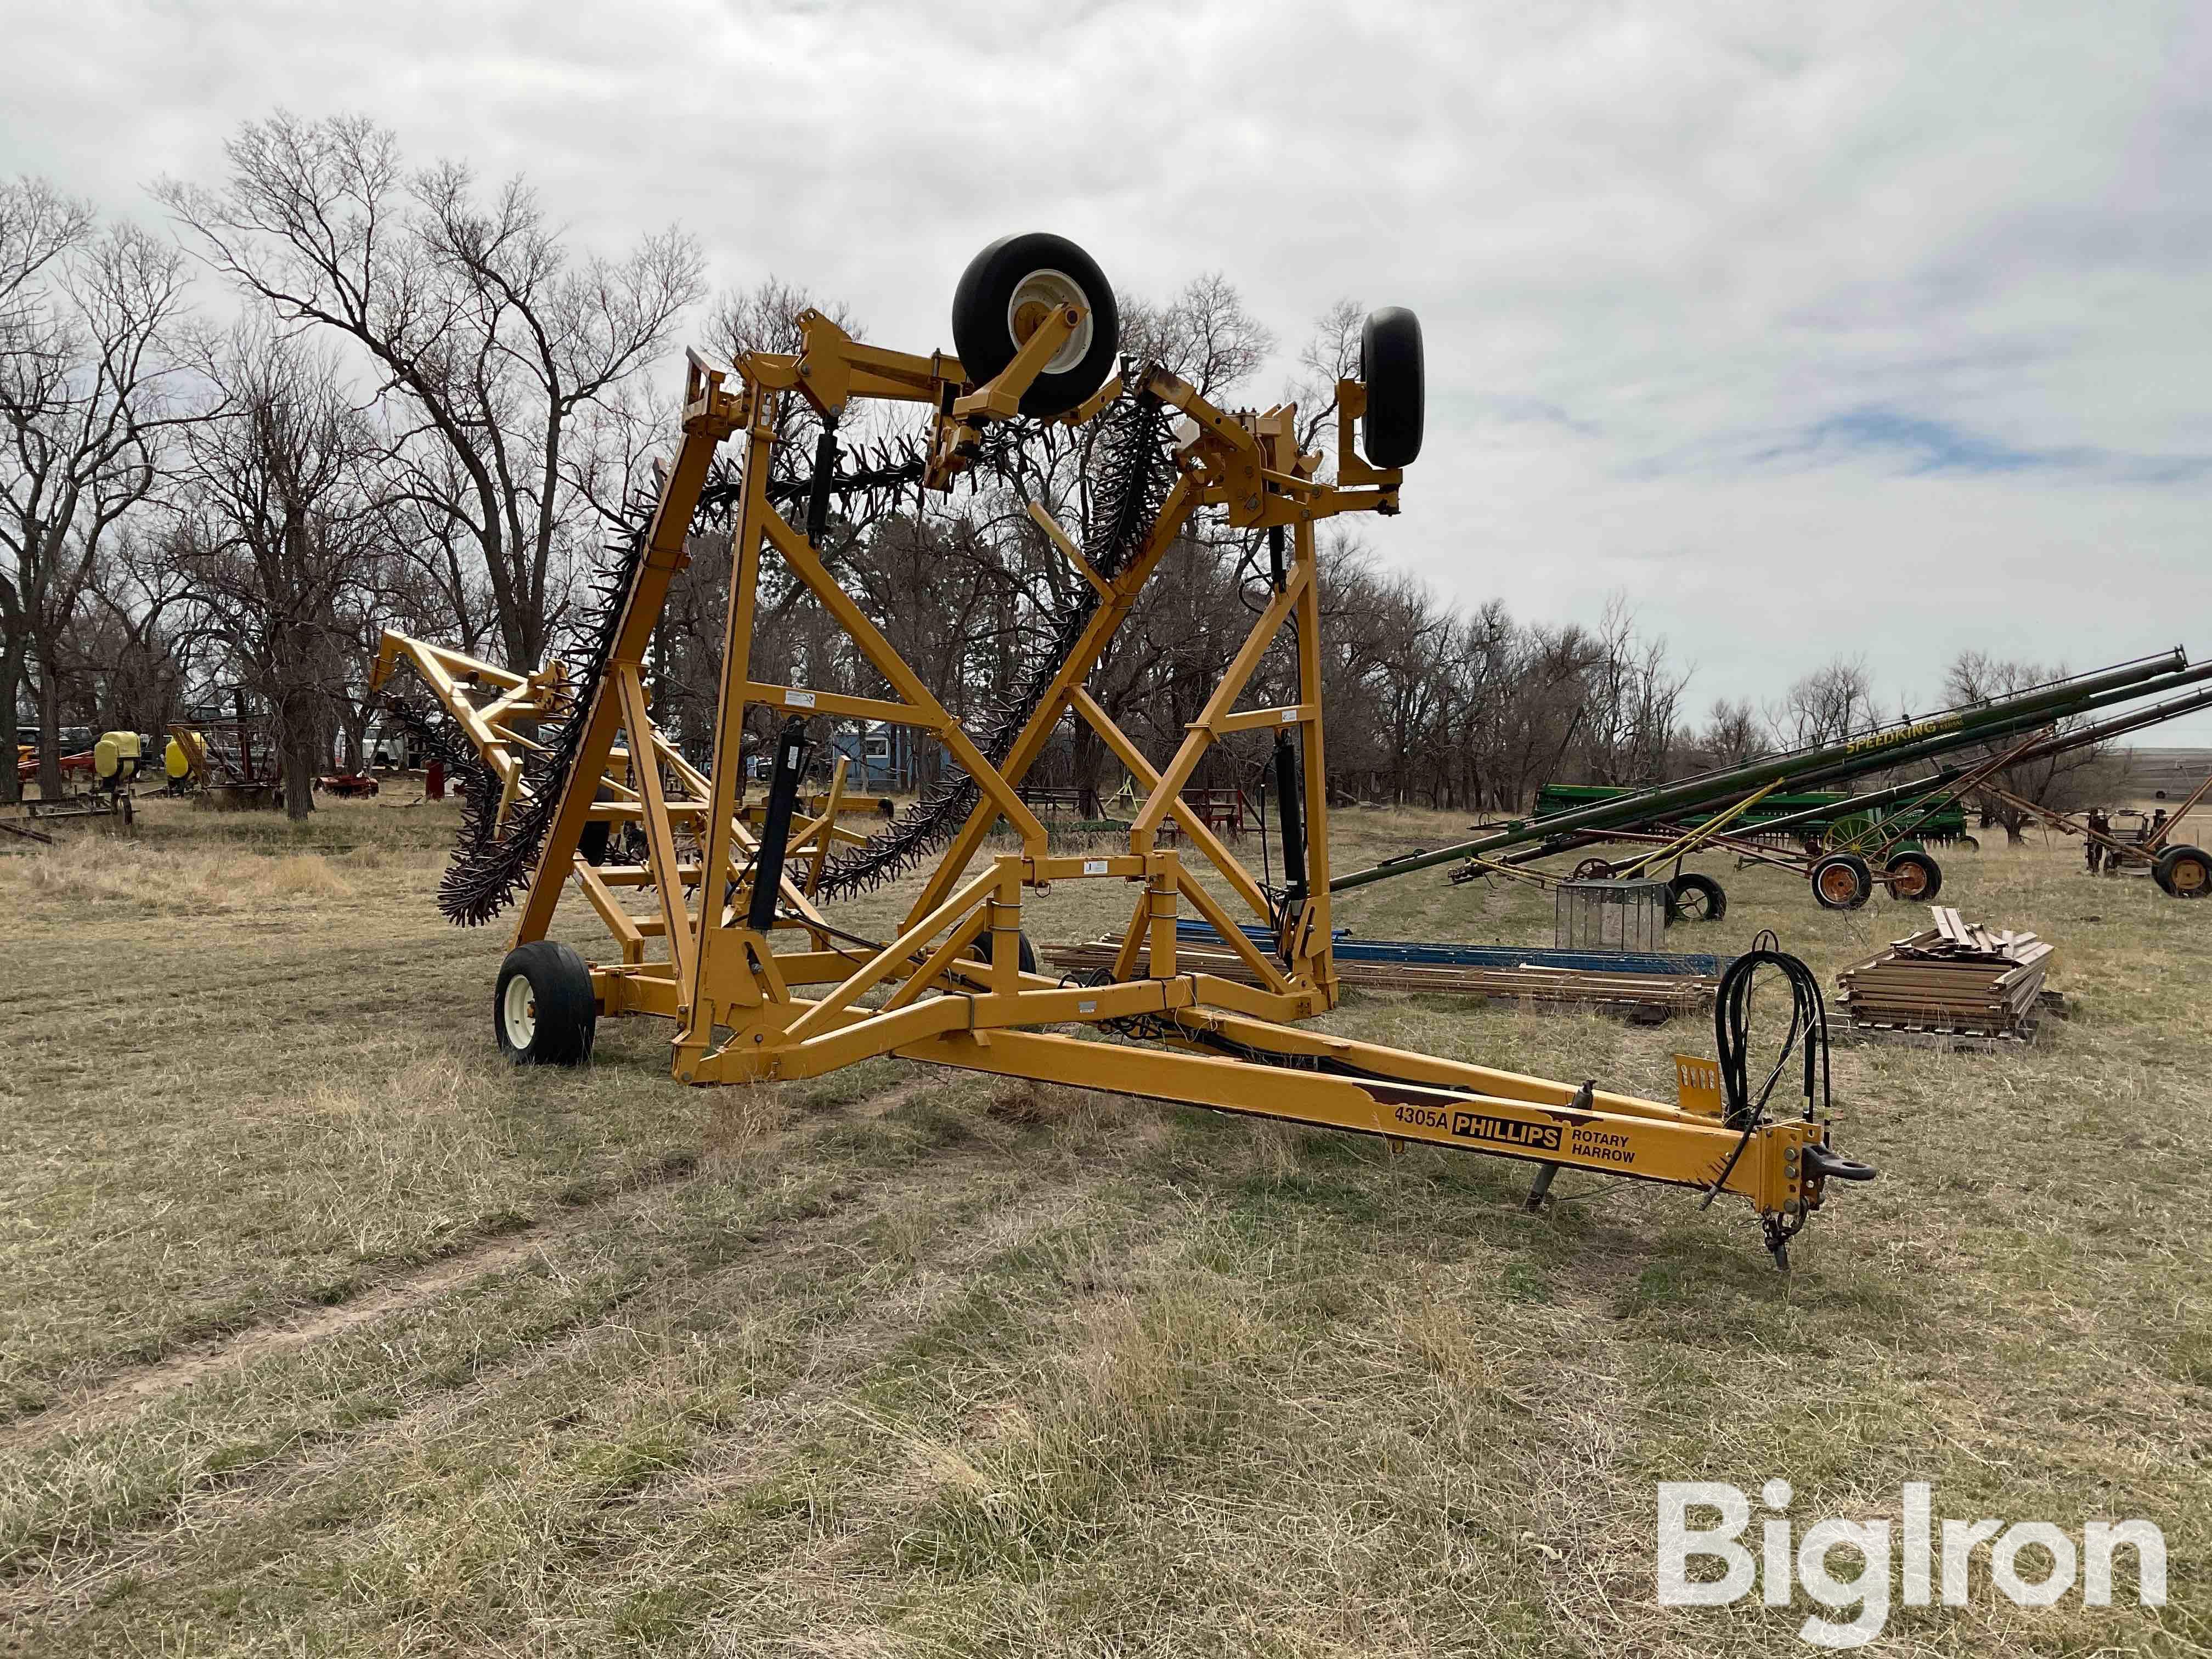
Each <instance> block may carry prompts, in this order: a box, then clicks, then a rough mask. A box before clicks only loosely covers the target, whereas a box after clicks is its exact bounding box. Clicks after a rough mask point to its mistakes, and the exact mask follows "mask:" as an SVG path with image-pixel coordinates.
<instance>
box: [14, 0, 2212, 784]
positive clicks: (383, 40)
mask: <svg viewBox="0 0 2212 1659" xmlns="http://www.w3.org/2000/svg"><path fill="white" fill-rule="evenodd" d="M18 10H19V12H20V11H23V10H28V8H18ZM2203 17H2204V14H2203V13H2202V12H2201V11H2192V10H2191V9H2187V8H2185V7H2179V6H2151V5H2146V6H2136V7H2080V6H2075V5H2061V4H2044V5H2021V6H2015V7H2007V8H2001V9H1952V8H1931V7H1925V6H1904V5H1898V6H1887V7H1850V8H1810V7H1774V6H1767V5H1744V6H1726V5H1692V4H1679V5H1673V6H1666V7H1662V6H1657V5H1653V4H1634V3H1603V4H1600V3H1588V4H1582V5H1565V4H1563V5H1555V6H1538V7H1506V6H1484V7H1470V6H1464V5H1458V6H1453V5H1421V4H1401V5H1395V6H1389V7H1383V6H1376V5H1350V4H1341V5H1319V4H1304V5H1300V4H1295V3H1289V4H1282V5H1277V6H1271V7H1265V8H1261V7H1248V6H1230V5H1213V6H1206V5H1200V4H1188V3H1186V4H1179V5H1164V4H1145V3H1132V4H1122V5H1090V6H1085V5H1080V4H1077V5H1067V4H1060V5H1054V6H1048V7H1047V6H1023V5H1015V4H993V5H982V4H941V5H933V6H915V5H897V4H880V5H831V4H816V5H806V4H786V5H768V4H754V3H727V4H723V5H710V4H707V3H703V0H702V3H690V4H665V5H655V6H634V7H607V6H592V7H583V6H561V5H558V4H556V3H538V4H533V5H530V6H523V5H520V4H509V5H477V6H472V7H452V6H433V5H426V4H420V3H398V4H388V5H386V6H382V7H379V8H374V9H361V8H352V7H346V8H339V7H335V6H333V7H328V8H310V7H305V6H300V5H292V4H287V5H277V4H275V3H270V0H258V3H252V0H243V3H235V4H224V5H213V4H206V5H203V4H198V3H184V4H160V5H157V4H142V5H125V4H118V3H77V4H73V5H70V6H67V7H58V6H49V7H41V8H38V9H36V12H35V15H29V16H17V17H15V18H11V20H10V23H9V51H8V52H7V53H6V54H5V55H4V59H0V100H4V107H5V108H6V109H7V110H8V112H9V118H8V121H7V125H6V128H5V131H4V132H0V167H7V168H11V169H12V168H27V169H30V170H33V171H37V172H40V173H46V174H47V175H49V176H51V177H52V178H53V179H56V180H57V181H58V182H59V183H61V184H63V185H66V186H68V187H70V188H71V189H74V190H76V191H82V192H84V193H87V194H90V195H93V196H94V197H98V198H100V199H101V200H102V201H103V202H105V203H106V204H109V205H111V206H116V207H130V208H131V209H133V210H139V211H150V210H149V209H147V208H146V207H145V205H144V204H143V195H142V193H141V186H142V185H143V184H144V183H145V182H146V181H148V180H149V179H151V178H153V177H154V176H155V175H156V174H159V173H165V172H170V173H182V174H185V175H190V176H197V177H202V178H212V177H213V176H215V175H216V173H217V171H218V170H219V168H220V167H221V144H222V139H223V137H225V135H226V134H228V132H230V131H233V130H234V128H235V127H236V125H237V124H238V123H239V122H240V120H243V119H245V118H249V117H254V116H260V115H264V114H266V113H267V112H269V111H270V110H271V109H272V108H274V107H275V106H278V105H280V104H281V105H283V106H289V107H290V108H293V109H295V110H298V111H300V112H302V113H307V114H320V113H325V112H332V111H338V110H355V111H363V112H368V113H371V114H374V115H375V116H377V117H379V118H382V119H384V120H386V121H387V122H389V123H390V124H392V125H393V126H395V127H397V128H398V130H399V131H400V132H401V134H402V136H403V137H404V139H405V141H406V142H407V143H408V145H409V147H410V149H411V150H412V151H413V152H414V153H416V155H421V156H423V157H426V158H427V157H428V156H430V155H435V154H448V155H461V156H465V157H467V158H470V159H471V160H472V161H475V162H476V163H477V166H478V167H480V169H481V170H482V171H483V172H484V173H487V174H490V175H500V174H504V173H509V172H513V171H517V170H521V171H526V172H527V173H529V174H530V175H531V177H532V179H534V180H535V181H536V182H537V183H538V185H539V186H540V188H541V190H542V191H543V192H544V196H545V197H546V199H547V200H548V202H549V203H550V204H552V206H553V207H554V209H555V210H556V212H557V213H558V214H559V215H560V216H562V218H563V219H564V220H565V221H566V222H568V223H569V224H570V225H572V226H573V227H574V229H575V232H576V234H578V236H579V237H580V238H582V239H584V240H587V241H591V242H595V243H599V244H601V245H605V246H614V245H617V244H619V243H621V242H623V241H625V240H628V239H629V238H630V237H632V236H634V235H635V234H637V233H638V232H639V231H641V230H643V229H646V228H653V227H658V226H659V225H663V224H665V223H667V222H670V221H671V220H681V221H682V222H684V224H685V225H687V226H688V227H690V228H691V229H693V230H694V231H696V233H697V234H699V235H700V236H701V237H702V240H704V241H705V242H706V244H707V246H708V250H709V254H710V258H711V259H712V262H713V266H714V275H715V276H716V278H717V280H719V281H720V282H724V283H745V282H750V281H752V280H754V279H756V278H757V277H759V276H763V275H764V274H767V273H768V272H769V271H774V272H776V273H777V274H780V275H781V276H785V277H787V278H790V279H792V280H795V281H799V282H804V283H806V284H808V285H809V286H810V287H811V288H813V289H815V290H816V291H817V292H819V293H823V294H828V295H842V296H843V297H845V298H847V299H848V301H850V302H851V304H852V305H853V306H854V308H855V309H856V311H857V313H859V314H860V316H861V317H862V318H864V319H866V322H867V323H868V325H869V326H870V329H871V331H872V333H873V334H874V335H875V336H876V337H878V338H881V339H884V340H886V341H894V342H897V343H908V344H912V345H915V346H917V347H927V346H929V345H932V344H935V343H943V342H944V340H945V332H946V328H945V306H946V302H947V301H948V299H949V296H950V293H951V285H952V282H953V280H954V278H955V276H957V273H958V270H959V269H960V267H961V265H962V264H963V263H964V262H965V260H966V258H968V256H969V254H970V253H971V252H973V251H974V250H975V248H976V247H978V246H981V244H982V243H983V242H985V241H987V240H989V239H990V238H992V237H993V236H995V235H997V234H1001V233H1003V232H1004V231H1006V230H1007V229H1010V228H1024V227H1029V226H1039V227H1046V228H1054V229H1058V230H1060V231H1062V232H1063V233H1064V234H1069V235H1072V236H1074V237H1075V238H1077V239H1078V240H1080V241H1082V242H1084V243H1085V245H1086V246H1089V247H1090V248H1091V250H1092V252H1094V253H1096V254H1097V256H1098V257H1099V258H1100V260H1101V262H1102V263H1103V264H1104V265H1105V266H1106V268H1107V270H1109V273H1110V274H1112V275H1113V276H1115V278H1116V280H1117V281H1119V282H1121V283H1123V284H1125V285H1127V286H1128V287H1130V288H1133V289H1139V290H1147V291H1152V292H1164V291H1165V290H1167V289H1170V288H1171V287H1173V286H1176V285H1177V284H1179V283H1181V282H1182V280H1184V279H1185V278H1186V277H1187V276H1189V275H1191V274H1193V273H1194V272H1196V271H1199V270H1208V269H1218V270H1223V271H1225V272H1226V273H1228V274H1229V275H1230V276H1231V277H1232V278H1233V279H1234V280H1235V281H1237V283H1239V284H1240V285H1241V286H1243V289H1245V291H1246V292H1247V294H1248V295H1249V297H1250V298H1251V300H1252V301H1253V302H1254V305H1255V308H1256V309H1258V310H1259V311H1261V313H1262V314H1263V315H1266V316H1267V317H1268V318H1269V319H1271V320H1272V321H1273V322H1274V323H1275V325H1277V327H1278V329H1279V331H1280V332H1281V333H1282V334H1283V335H1284V336H1285V338H1286V339H1288V340H1293V341H1294V340H1295V338H1296V337H1297V333H1298V331H1299V330H1300V328H1301V326H1302V325H1303V321H1304V319H1306V318H1308V317H1310V316H1311V315H1313V314H1314V313H1317V312H1318V311H1319V310H1321V309H1322V307H1324V306H1325V305H1327V304H1328V302H1329V301H1332V300H1334V298H1336V297H1337V296H1339V295H1344V294H1352V295H1358V296H1359V297H1361V298H1363V299H1364V300H1366V301H1369V302H1370V303H1382V302H1385V301H1388V302H1395V303H1404V304H1409V305H1412V306H1413V307H1415V308H1416V309H1418V310H1419V311H1420V313H1422V316H1423V318H1424V320H1425V324H1426V325H1427V330H1428V336H1429V359H1430V375H1431V395H1432V409H1431V436H1430V441H1429V446H1428V448H1427V451H1426V453H1425V455H1424V457H1423V459H1422V461H1421V463H1420V464H1419V467H1418V469H1417V470H1416V471H1415V473H1414V475H1413V479H1412V481H1411V483H1409V486H1408V489H1407V512H1406V513H1405V515H1404V516H1403V517H1402V518H1401V519H1399V520H1395V521H1393V522H1391V523H1389V524H1377V525H1375V526H1367V527H1364V529H1365V532H1366V534H1367V536H1368V539H1369V540H1370V542H1371V543H1372V544H1373V545H1374V546H1375V547H1376V549H1377V550H1378V551H1379V552H1380V553H1381V554H1382V555H1383V556H1385V557H1386V558H1388V559H1390V560H1392V561H1395V562H1401V563H1402V564H1404V565H1406V566H1407V567H1408V568H1414V569H1417V570H1419V571H1420V572H1421V573H1422V574H1425V576H1427V577H1428V578H1429V579H1430V580H1432V581H1433V582H1434V583H1436V584H1437V586H1439V587H1441V588H1444V589H1447V590H1449V591H1450V592H1454V593H1456V594H1459V595H1461V596H1463V597H1467V598H1469V599H1479V598H1480V597H1483V596H1486V595H1487V594H1490V593H1492V592H1497V593H1502V594H1504V596H1505V597H1506V598H1507V599H1508V600H1509V601H1510V603H1511V604H1512V605H1514V606H1515V608H1516V610H1517V611H1522V612H1523V613H1524V614H1529V615H1534V616H1541V617H1551V618H1561V617H1570V616H1581V617H1590V616H1594V615H1595V612H1596V611H1597V609H1598V607H1599V605H1600V604H1601V601H1602V598H1603V595H1604V594H1605V593H1606V592H1607V591H1608V590H1610V589H1614V588H1619V589H1623V590H1626V592H1627V593H1628V594H1629V595H1630V596H1631V598H1632V600H1633V601H1634V602H1635V603H1636V605H1638V608H1639V610H1640V611H1641V613H1642V615H1643V617H1644V619H1645V621H1646V622H1647V623H1650V624H1651V625H1653V626H1655V627H1658V628H1662V629H1665V631H1666V632H1667V633H1668V635H1670V637H1671V638H1672V640H1673V641H1674V645H1675V646H1676V647H1677V649H1678V650H1679V651H1680V653H1682V654H1683V655H1684V656H1686V657H1687V658H1690V659H1694V660H1695V661H1696V662H1697V664H1698V665H1699V673H1698V679H1697V681H1696V683H1695V684H1694V686H1693V688H1692V690H1693V694H1694V695H1695V696H1696V697H1697V698H1698V699H1699V700H1700V701H1702V700H1704V699H1705V698H1710V697H1711V696H1717V695H1723V694H1726V695H1732V696H1735V695H1748V696H1753V697H1765V696H1772V695H1773V694H1774V693H1775V692H1776V691H1778V690H1779V689H1780V687H1781V686H1782V684H1784V683H1785V682H1786V681H1787V680H1788V679H1789V678H1791V677H1792V676H1794V675H1795V674H1796V673H1797V672H1800V671H1802V670H1803V669H1804V668H1805V667H1806V666H1807V665H1809V664H1811V663H1814V662H1816V661H1818V660H1820V659H1824V658H1826V657H1827V656H1830V655H1832V654H1836V653H1865V654H1866V655H1867V656H1868V658H1869V660H1870V662H1871V663H1872V665H1873V666H1874V667H1875V671H1876V672H1877V673H1878V674H1879V675H1880V677H1881V680H1882V682H1883V684H1885V686H1886V687H1887V688H1888V689H1889V690H1891V691H1892V692H1893V694H1905V695H1914V696H1924V695H1926V694H1928V693H1929V692H1931V691H1932V690H1933V689H1934V686H1935V684H1936V678H1937V677H1938V673H1939V671H1940V665H1941V663H1942V660H1943V659H1945V658H1947V657H1948V655H1950V654H1951V653H1953V652H1954V651H1956V650H1957V649H1959V648H1960V647H1962V646H1969V645H1971V646H1974V647H1980V648H1984V649H1998V650H2003V651H2006V652H2008V653H2018V654H2023V655H2029V656H2033V657H2036V658H2039V659H2065V660H2066V661H2068V662H2069V663H2070V664H2072V665H2075V666H2077V667H2080V666H2087V665H2093V664H2096V663H2101V662H2104V661H2108V660H2112V659H2117V658H2119V657H2124V656H2132V655H2135V654H2137V653H2141V652H2142V651H2146V650H2149V649H2151V648H2154V647H2159V646H2161V645H2165V644H2168V643H2171V642H2172V641H2173V640H2174V639H2175V638H2177V637H2179V638H2181V639H2183V640H2185V641H2189V642H2190V643H2191V644H2192V645H2194V646H2196V647H2199V649H2200V651H2212V629H2206V628H2205V627H2204V626H2203V619H2205V618H2207V617H2212V559H2208V558H2207V556H2206V551H2207V548H2206V542H2207V537H2206V530H2205V526H2206V523H2207V521H2208V514H2207V508H2208V507H2212V398H2208V396H2207V393H2206V391H2205V389H2204V388H2205V377H2204V374H2203V364H2204V363H2205V362H2206V361H2207V348H2208V347H2212V314H2208V308H2207V307H2206V305H2205V303H2204V301H2203V294H2204V292H2205V289H2206V283H2205V276H2206V270H2205V266H2206V262H2207V254H2208V252H2212V204H2208V202H2207V199H2206V197H2205V194H2204V192H2203V188H2202V181H2203V179H2204V178H2206V177H2207V176H2208V172H2212V169H2208V163H2212V109H2208V104H2207V98H2206V92H2205V88H2207V86H2208V85H2212V28H2208V27H2207V26H2206V24H2205V22H2204V21H2203ZM2192 635H2194V636H2195V637H2194V638H2193V639H2192V638H2191V636H2192ZM2166 740H2168V741H2176V742H2179V741H2185V740H2186V741H2197V742H2203V741H2207V740H2212V722H2199V723H2197V725H2196V726H2194V728H2193V729H2191V728H2181V727H2177V728H2174V730H2173V732H2172V736H2171V737H2170V738H2167V739H2166Z"/></svg>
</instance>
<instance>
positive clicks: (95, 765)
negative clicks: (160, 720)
mask: <svg viewBox="0 0 2212 1659" xmlns="http://www.w3.org/2000/svg"><path fill="white" fill-rule="evenodd" d="M140 749H141V745H140V744H139V741H138V734H137V732H102V733H101V734H100V741H99V742H98V743H96V744H93V746H92V770H93V775H94V776H96V777H98V778H100V780H101V781H103V782H106V783H123V782H127V781H129V780H131V778H134V777H136V776H137V775H138V760H139V754H140Z"/></svg>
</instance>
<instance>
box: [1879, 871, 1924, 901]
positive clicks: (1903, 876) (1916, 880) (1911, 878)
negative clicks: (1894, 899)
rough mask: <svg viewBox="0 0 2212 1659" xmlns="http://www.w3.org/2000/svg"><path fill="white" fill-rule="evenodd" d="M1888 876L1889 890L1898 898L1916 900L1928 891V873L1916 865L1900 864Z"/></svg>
mask: <svg viewBox="0 0 2212 1659" xmlns="http://www.w3.org/2000/svg"><path fill="white" fill-rule="evenodd" d="M1889 874H1890V883H1889V890H1890V891H1891V892H1892V893H1893V894H1895V895H1896V896H1898V897H1899V898H1901V899H1917V898H1918V897H1919V896H1921V894H1923V893H1924V892H1926V891H1927V890H1928V872H1926V871H1925V870H1923V869H1922V868H1921V867H1920V866H1918V865H1917V864H1900V865H1899V866H1897V868H1895V869H1894V870H1893V871H1891V872H1889Z"/></svg>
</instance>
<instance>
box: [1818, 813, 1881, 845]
mask: <svg viewBox="0 0 2212 1659" xmlns="http://www.w3.org/2000/svg"><path fill="white" fill-rule="evenodd" d="M1873 828H1874V818H1873V817H1872V816H1871V815H1870V814H1869V813H1865V812H1852V813H1850V814H1848V815H1847V816H1845V817H1840V818H1838V819H1837V820H1836V821H1835V822H1834V823H1832V824H1830V825H1829V826H1828V834H1827V836H1826V841H1827V845H1828V846H1829V848H1831V849H1832V850H1834V851H1838V852H1842V851H1844V850H1847V849H1848V848H1850V845H1851V843H1852V842H1856V841H1858V840H1859V839H1861V838H1862V837H1863V836H1865V835H1867V834H1868V833H1869V831H1870V830H1872V829H1873Z"/></svg>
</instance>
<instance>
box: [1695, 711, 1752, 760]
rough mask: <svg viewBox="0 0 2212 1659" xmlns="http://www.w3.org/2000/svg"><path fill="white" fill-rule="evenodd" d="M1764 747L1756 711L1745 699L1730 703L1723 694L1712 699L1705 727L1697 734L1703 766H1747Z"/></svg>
mask: <svg viewBox="0 0 2212 1659" xmlns="http://www.w3.org/2000/svg"><path fill="white" fill-rule="evenodd" d="M1767 746H1768V745H1767V742H1766V734H1765V731H1764V730H1763V729H1762V728H1761V726H1760V725H1759V711H1758V710H1757V709H1755V708H1753V707H1752V706H1751V703H1750V701H1749V700H1748V699H1740V700H1738V701H1736V702H1730V701H1729V699H1728V698H1726V697H1716V698H1715V699H1713V712H1712V713H1711V715H1709V716H1708V717H1707V718H1706V720H1705V730H1704V731H1703V732H1699V734H1698V748H1699V751H1700V757H1701V759H1702V762H1703V763H1704V764H1705V765H1706V766H1715V767H1718V766H1747V765H1748V764H1750V763H1752V762H1753V761H1754V760H1757V759H1758V758H1759V757H1760V756H1761V755H1763V754H1765V752H1766V750H1767Z"/></svg>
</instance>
